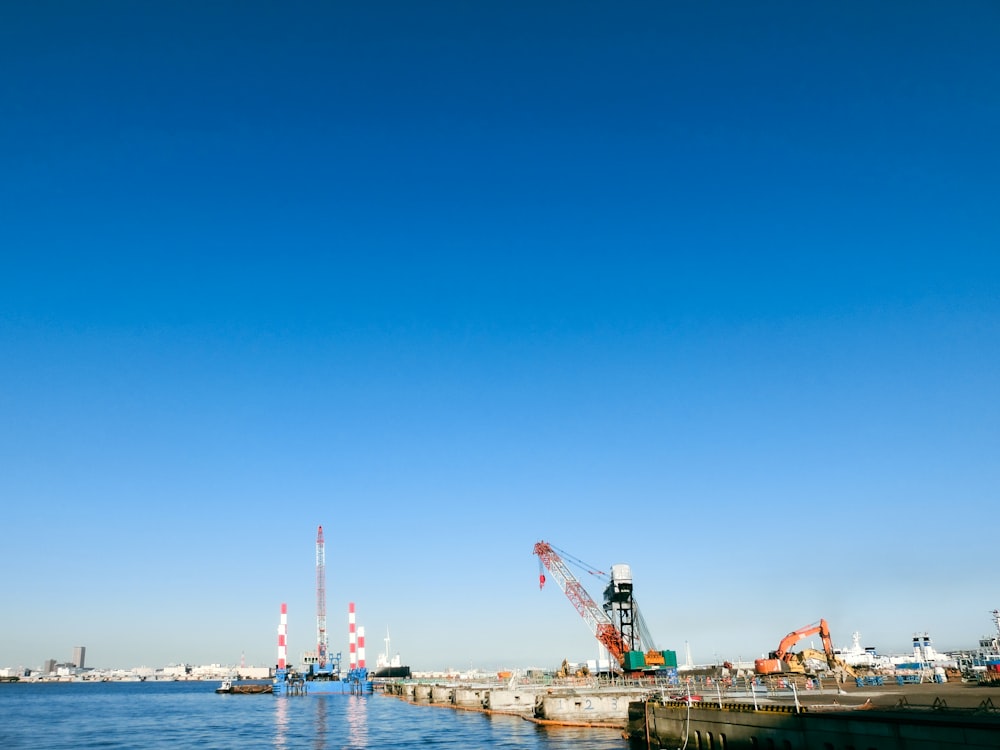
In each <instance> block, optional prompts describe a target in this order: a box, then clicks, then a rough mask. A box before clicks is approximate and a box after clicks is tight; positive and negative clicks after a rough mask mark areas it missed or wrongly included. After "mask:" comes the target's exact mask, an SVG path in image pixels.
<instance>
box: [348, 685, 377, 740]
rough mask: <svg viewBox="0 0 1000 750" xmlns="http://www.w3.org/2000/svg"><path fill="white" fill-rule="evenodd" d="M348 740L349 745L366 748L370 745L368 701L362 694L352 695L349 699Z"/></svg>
mask: <svg viewBox="0 0 1000 750" xmlns="http://www.w3.org/2000/svg"><path fill="white" fill-rule="evenodd" d="M346 700H347V701H348V704H347V742H348V747H351V748H364V747H367V746H368V701H370V700H372V699H371V698H365V697H364V696H361V695H352V696H349V697H348V698H347V699H346Z"/></svg>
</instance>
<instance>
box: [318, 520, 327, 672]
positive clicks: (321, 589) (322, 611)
mask: <svg viewBox="0 0 1000 750" xmlns="http://www.w3.org/2000/svg"><path fill="white" fill-rule="evenodd" d="M328 647H329V643H328V640H327V634H326V543H325V542H324V541H323V527H322V526H320V527H319V529H318V530H317V532H316V662H317V664H318V665H319V668H320V670H325V669H326V656H327V649H328Z"/></svg>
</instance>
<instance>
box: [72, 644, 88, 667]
mask: <svg viewBox="0 0 1000 750" xmlns="http://www.w3.org/2000/svg"><path fill="white" fill-rule="evenodd" d="M86 656H87V647H86V646H74V647H73V664H74V665H75V666H76V668H77V669H83V660H84V659H85V658H86Z"/></svg>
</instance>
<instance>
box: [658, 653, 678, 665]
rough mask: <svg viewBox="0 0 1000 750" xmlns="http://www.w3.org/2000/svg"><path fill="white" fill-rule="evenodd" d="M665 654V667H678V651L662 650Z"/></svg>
mask: <svg viewBox="0 0 1000 750" xmlns="http://www.w3.org/2000/svg"><path fill="white" fill-rule="evenodd" d="M660 653H661V654H663V666H664V667H674V668H676V667H677V652H676V651H661V652H660Z"/></svg>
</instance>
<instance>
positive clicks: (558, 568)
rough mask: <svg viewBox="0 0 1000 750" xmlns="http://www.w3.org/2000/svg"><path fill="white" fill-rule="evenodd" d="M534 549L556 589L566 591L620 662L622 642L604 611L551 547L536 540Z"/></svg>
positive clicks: (581, 614)
mask: <svg viewBox="0 0 1000 750" xmlns="http://www.w3.org/2000/svg"><path fill="white" fill-rule="evenodd" d="M534 552H535V554H536V555H538V559H539V560H540V561H541V563H542V565H544V566H545V568H546V569H547V570H548V571H549V572H550V573H552V575H553V577H554V578H555V579H556V583H558V584H559V588H561V589H562V590H563V593H564V594H566V598H567V599H569V600H570V602H571V603H572V604H573V606H574V607H576V611H577V612H579V613H580V616H581V617H583V619H584V621H585V622H586V623H587V625H588V626H590V632H591V633H593V634H594V636H595V637H596V638H597V640H598V641H600V642H601V644H602V645H603V646H604V647H605V648H606V649H607V650H608V653H609V654H611V656H612V657H614V659H615V661H617V662H618V663H619V664H623V663H624V660H625V651H626V648H625V643H624V641H623V640H622V637H621V634H620V633H619V632H618V630H617V629H616V628H615V626H614V623H612V622H611V619H610V618H609V617H608V616H607V614H605V612H604V610H602V609H601V608H600V607H598V606H597V604H596V603H595V602H594V600H593V599H592V598H591V597H590V594H588V593H587V591H586V589H584V588H583V586H582V585H580V582H579V581H578V580H576V577H575V576H574V575H573V573H572V572H570V569H569V568H567V567H566V563H565V562H563V559H562V558H561V557H560V556H559V554H558V553H557V552H556V551H555V550H554V549H552V546H551V545H550V544H549V543H548V542H538V543H537V544H535V549H534ZM539 581H540V583H541V585H544V584H545V576H540V577H539Z"/></svg>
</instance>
